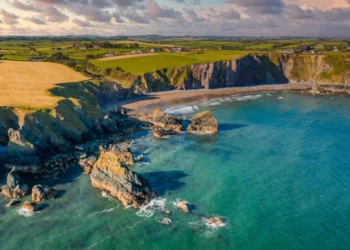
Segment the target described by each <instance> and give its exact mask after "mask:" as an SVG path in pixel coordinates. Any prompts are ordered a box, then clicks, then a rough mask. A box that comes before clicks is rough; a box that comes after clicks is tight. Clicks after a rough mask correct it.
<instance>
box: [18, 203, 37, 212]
mask: <svg viewBox="0 0 350 250" xmlns="http://www.w3.org/2000/svg"><path fill="white" fill-rule="evenodd" d="M35 211H36V204H35V203H30V202H29V201H25V202H24V203H23V205H22V208H21V212H22V213H23V214H33V213H34V212H35Z"/></svg>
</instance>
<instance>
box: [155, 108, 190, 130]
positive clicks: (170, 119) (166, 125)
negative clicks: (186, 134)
mask: <svg viewBox="0 0 350 250" xmlns="http://www.w3.org/2000/svg"><path fill="white" fill-rule="evenodd" d="M152 123H153V125H155V126H156V127H160V128H162V129H164V130H165V131H168V133H171V132H172V133H181V132H182V131H183V130H184V127H183V125H182V120H181V119H178V118H176V117H174V116H170V115H167V114H165V113H164V112H163V111H162V110H161V109H160V108H157V109H156V110H155V111H154V113H153V118H152Z"/></svg>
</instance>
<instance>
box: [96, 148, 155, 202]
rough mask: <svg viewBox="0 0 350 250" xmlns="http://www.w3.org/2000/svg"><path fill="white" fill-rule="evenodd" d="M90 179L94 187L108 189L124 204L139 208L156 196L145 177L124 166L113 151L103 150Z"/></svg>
mask: <svg viewBox="0 0 350 250" xmlns="http://www.w3.org/2000/svg"><path fill="white" fill-rule="evenodd" d="M90 179H91V183H92V186H93V187H95V188H99V189H102V190H105V191H108V192H109V193H110V194H111V195H112V196H113V197H116V198H118V199H119V200H120V201H121V203H122V204H123V206H129V205H132V206H133V207H134V208H139V207H141V206H142V205H144V204H147V203H148V202H149V201H150V200H151V199H152V198H154V197H155V196H156V194H155V193H154V192H152V190H151V188H150V187H149V185H148V182H147V181H146V180H145V179H144V178H143V177H141V176H139V175H138V174H136V173H134V172H132V171H130V170H129V169H128V168H126V167H124V166H122V165H121V164H120V162H119V157H118V156H116V155H115V154H114V153H111V152H105V151H101V154H100V157H99V159H98V160H97V162H96V164H95V166H94V169H93V170H92V173H91V175H90Z"/></svg>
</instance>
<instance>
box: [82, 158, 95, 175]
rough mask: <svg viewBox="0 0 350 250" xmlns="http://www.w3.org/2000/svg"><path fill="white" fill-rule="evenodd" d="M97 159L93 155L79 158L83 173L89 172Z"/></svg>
mask: <svg viewBox="0 0 350 250" xmlns="http://www.w3.org/2000/svg"><path fill="white" fill-rule="evenodd" d="M96 161H97V158H96V157H95V156H90V157H88V158H85V159H81V160H79V166H80V167H82V168H83V169H84V174H91V171H92V169H93V167H94V165H95V163H96Z"/></svg>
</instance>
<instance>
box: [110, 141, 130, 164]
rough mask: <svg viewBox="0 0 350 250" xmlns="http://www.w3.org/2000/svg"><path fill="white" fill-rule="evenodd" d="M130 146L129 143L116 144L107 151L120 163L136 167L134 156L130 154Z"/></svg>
mask: <svg viewBox="0 0 350 250" xmlns="http://www.w3.org/2000/svg"><path fill="white" fill-rule="evenodd" d="M129 146H130V144H129V143H119V144H114V145H111V146H110V147H109V148H108V150H107V151H108V152H110V153H112V154H114V156H115V157H116V158H117V160H118V162H120V163H122V164H126V165H134V163H135V162H134V156H133V154H132V153H131V152H130V149H129Z"/></svg>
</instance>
